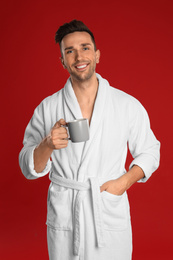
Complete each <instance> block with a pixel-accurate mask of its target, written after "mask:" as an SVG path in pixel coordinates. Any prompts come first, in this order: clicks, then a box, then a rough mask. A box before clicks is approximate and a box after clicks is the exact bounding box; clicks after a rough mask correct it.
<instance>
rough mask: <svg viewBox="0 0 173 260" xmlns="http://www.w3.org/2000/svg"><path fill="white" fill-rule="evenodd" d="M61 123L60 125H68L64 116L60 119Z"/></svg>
mask: <svg viewBox="0 0 173 260" xmlns="http://www.w3.org/2000/svg"><path fill="white" fill-rule="evenodd" d="M59 123H60V125H67V122H66V121H65V120H64V119H63V118H61V119H60V120H59Z"/></svg>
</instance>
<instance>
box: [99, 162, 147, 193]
mask: <svg viewBox="0 0 173 260" xmlns="http://www.w3.org/2000/svg"><path fill="white" fill-rule="evenodd" d="M144 176H145V175H144V172H143V170H142V169H141V168H140V167H139V166H137V165H134V166H133V167H132V168H131V169H130V170H129V171H128V172H127V173H125V174H123V175H122V176H121V177H119V178H118V179H115V180H110V181H108V182H105V183H104V184H103V185H102V186H101V187H100V191H101V192H102V191H104V190H106V191H107V192H109V193H112V194H115V195H122V194H123V193H124V192H125V191H126V190H128V189H129V188H130V187H131V186H132V185H133V184H134V183H135V182H137V181H139V180H140V179H142V178H143V177H144Z"/></svg>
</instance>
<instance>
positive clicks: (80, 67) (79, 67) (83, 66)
mask: <svg viewBox="0 0 173 260" xmlns="http://www.w3.org/2000/svg"><path fill="white" fill-rule="evenodd" d="M86 66H87V65H81V66H76V67H77V68H78V69H83V68H85V67H86Z"/></svg>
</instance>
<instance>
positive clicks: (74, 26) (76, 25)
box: [55, 20, 96, 50]
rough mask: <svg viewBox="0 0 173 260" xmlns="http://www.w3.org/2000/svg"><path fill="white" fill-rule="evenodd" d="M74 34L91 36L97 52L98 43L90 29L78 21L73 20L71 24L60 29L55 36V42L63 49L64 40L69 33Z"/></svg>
mask: <svg viewBox="0 0 173 260" xmlns="http://www.w3.org/2000/svg"><path fill="white" fill-rule="evenodd" d="M73 32H87V33H89V34H90V36H91V39H92V42H93V44H94V48H95V50H96V43H95V39H94V35H93V33H92V32H91V31H90V30H89V28H88V27H87V26H86V25H85V24H84V23H83V22H82V21H78V20H73V21H71V22H69V23H65V24H63V25H62V26H60V27H59V29H58V31H57V32H56V34H55V42H56V43H59V46H60V48H61V41H62V39H63V38H64V37H65V36H66V35H67V34H69V33H73Z"/></svg>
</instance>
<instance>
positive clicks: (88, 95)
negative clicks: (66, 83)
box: [71, 73, 98, 104]
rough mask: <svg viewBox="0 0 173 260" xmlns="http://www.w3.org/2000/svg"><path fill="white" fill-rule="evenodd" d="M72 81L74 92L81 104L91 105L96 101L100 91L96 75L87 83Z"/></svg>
mask: <svg viewBox="0 0 173 260" xmlns="http://www.w3.org/2000/svg"><path fill="white" fill-rule="evenodd" d="M71 81H72V87H73V90H74V92H75V95H76V97H77V100H78V102H79V103H80V104H81V103H88V104H90V103H93V102H94V101H95V98H96V95H97V90H98V80H97V77H96V74H95V73H94V74H93V76H92V77H91V78H90V79H88V80H86V81H76V80H74V79H72V78H71Z"/></svg>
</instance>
